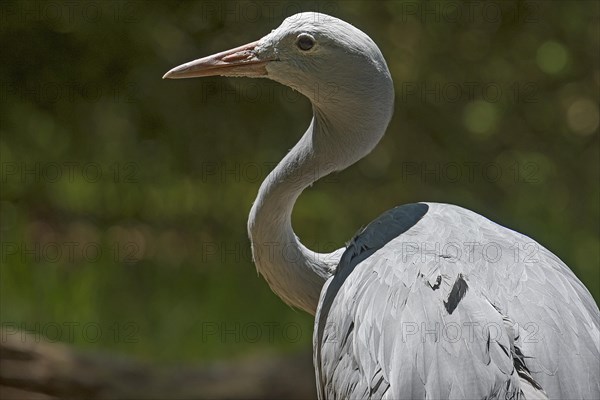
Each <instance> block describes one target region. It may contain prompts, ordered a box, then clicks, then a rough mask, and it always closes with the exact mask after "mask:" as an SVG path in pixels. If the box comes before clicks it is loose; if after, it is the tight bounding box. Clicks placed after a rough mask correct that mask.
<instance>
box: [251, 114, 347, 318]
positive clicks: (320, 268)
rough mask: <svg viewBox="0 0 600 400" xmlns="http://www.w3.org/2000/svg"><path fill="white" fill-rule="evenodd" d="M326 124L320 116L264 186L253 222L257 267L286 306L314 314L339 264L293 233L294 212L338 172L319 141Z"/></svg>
mask: <svg viewBox="0 0 600 400" xmlns="http://www.w3.org/2000/svg"><path fill="white" fill-rule="evenodd" d="M322 126H323V125H322V123H321V122H320V121H319V117H318V114H316V115H315V117H313V120H312V121H311V124H310V126H309V127H308V129H307V131H306V133H305V134H304V135H303V136H302V138H301V139H300V141H299V142H298V143H297V144H296V146H294V148H293V149H292V150H291V151H290V152H289V153H288V154H287V155H286V157H285V158H284V159H283V160H282V161H281V162H280V163H279V164H278V165H277V167H275V169H274V170H273V171H272V172H271V173H270V174H269V176H268V177H267V178H266V179H265V181H264V182H263V183H262V185H261V187H260V190H259V192H258V196H257V198H256V201H255V202H254V205H253V206H252V210H251V211H250V218H249V220H248V233H249V236H250V240H251V242H252V254H253V257H254V262H255V263H256V268H257V270H258V271H259V273H260V274H262V275H263V276H264V278H265V280H266V281H267V282H268V283H269V286H271V289H273V291H274V292H275V293H276V294H277V295H278V296H279V297H281V299H283V300H284V301H285V302H286V303H288V304H290V305H292V306H294V307H298V308H301V309H303V310H305V311H307V312H309V313H311V314H313V315H314V314H315V311H316V308H317V303H318V301H319V295H320V292H321V288H322V287H323V284H324V283H325V281H326V280H327V278H329V277H330V276H331V274H332V272H333V271H334V269H335V266H336V265H337V262H338V261H339V259H338V258H339V257H336V255H335V254H334V253H331V254H321V253H316V252H313V251H311V250H309V249H307V248H306V247H304V246H303V245H302V243H300V240H299V239H298V237H297V236H296V234H295V233H294V231H293V229H292V222H291V218H292V209H293V207H294V204H295V202H296V200H297V199H298V196H300V193H302V191H303V190H304V189H305V188H306V187H308V186H310V185H311V184H312V183H313V182H315V181H316V180H318V179H319V178H321V177H323V176H325V175H327V174H329V173H330V172H332V171H333V169H334V165H333V163H331V162H328V161H327V160H324V159H323V156H322V155H320V154H318V152H317V151H316V147H315V145H314V139H315V137H316V136H318V135H320V132H319V130H321V129H322V128H321V127H322Z"/></svg>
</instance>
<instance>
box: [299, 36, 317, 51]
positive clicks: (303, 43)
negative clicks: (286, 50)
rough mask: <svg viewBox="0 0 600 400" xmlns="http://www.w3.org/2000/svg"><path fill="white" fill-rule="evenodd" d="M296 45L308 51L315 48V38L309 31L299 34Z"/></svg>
mask: <svg viewBox="0 0 600 400" xmlns="http://www.w3.org/2000/svg"><path fill="white" fill-rule="evenodd" d="M296 45H297V46H298V48H299V49H300V50H303V51H307V50H310V49H312V48H313V46H314V45H315V38H313V37H312V36H311V35H309V34H308V33H302V34H300V35H298V39H297V40H296Z"/></svg>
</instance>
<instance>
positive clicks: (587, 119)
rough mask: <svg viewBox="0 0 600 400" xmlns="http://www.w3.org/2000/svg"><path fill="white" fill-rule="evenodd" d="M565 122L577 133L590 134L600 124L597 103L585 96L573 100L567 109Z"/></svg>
mask: <svg viewBox="0 0 600 400" xmlns="http://www.w3.org/2000/svg"><path fill="white" fill-rule="evenodd" d="M567 124H568V125H569V128H570V129H571V131H572V132H573V133H575V134H577V135H582V136H587V135H591V134H592V133H594V132H595V131H596V129H598V125H599V124H600V114H599V113H598V104H596V103H595V102H593V101H592V100H590V99H585V98H579V99H577V100H575V101H574V102H573V103H572V104H571V105H570V106H569V108H568V110H567Z"/></svg>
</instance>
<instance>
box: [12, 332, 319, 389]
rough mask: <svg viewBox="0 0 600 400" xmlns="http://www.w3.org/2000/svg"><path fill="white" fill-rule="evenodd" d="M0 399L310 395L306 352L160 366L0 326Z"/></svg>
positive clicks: (309, 364) (311, 376)
mask: <svg viewBox="0 0 600 400" xmlns="http://www.w3.org/2000/svg"><path fill="white" fill-rule="evenodd" d="M0 334H1V335H2V340H1V341H0V398H2V399H19V400H24V399H40V400H47V399H55V398H57V399H82V398H85V399H198V398H210V399H225V398H227V399H251V398H263V399H310V398H315V397H316V396H315V393H316V391H315V385H314V372H313V369H312V361H311V356H310V354H301V355H293V356H285V357H274V358H246V359H243V360H235V361H219V362H211V363H208V364H206V365H185V366H178V367H160V366H155V365H152V364H149V363H143V362H140V361H137V360H133V359H130V358H127V357H123V356H117V355H110V354H106V353H97V352H88V351H82V350H76V349H74V348H72V347H70V346H68V345H66V344H63V343H50V342H48V341H44V340H39V338H38V337H34V336H32V335H30V334H27V333H25V332H18V333H15V332H10V334H8V333H7V332H6V331H0Z"/></svg>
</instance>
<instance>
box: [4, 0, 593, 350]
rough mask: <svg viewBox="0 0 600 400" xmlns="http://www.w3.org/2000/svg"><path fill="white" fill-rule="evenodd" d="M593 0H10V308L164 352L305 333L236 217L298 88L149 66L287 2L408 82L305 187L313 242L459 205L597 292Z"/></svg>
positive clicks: (278, 149)
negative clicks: (351, 160)
mask: <svg viewBox="0 0 600 400" xmlns="http://www.w3.org/2000/svg"><path fill="white" fill-rule="evenodd" d="M598 4H599V3H598V2H595V1H578V2H576V1H565V2H550V1H548V2H546V1H532V2H520V1H519V2H517V1H502V2H496V3H489V2H477V1H475V2H469V3H462V2H453V1H450V2H435V1H433V2H423V3H421V2H418V1H404V2H403V1H388V2H383V3H379V4H378V5H375V4H374V3H371V2H346V1H344V2H340V3H338V2H320V3H298V2H289V3H286V2H279V1H271V2H261V1H258V2H229V3H221V2H219V1H210V2H149V3H144V2H136V1H127V2H91V3H85V2H78V1H72V2H6V1H3V2H2V3H1V14H0V17H1V18H2V21H1V24H0V26H1V28H0V35H1V36H0V37H1V47H2V50H1V54H2V63H1V64H0V84H1V88H0V89H1V90H0V95H1V101H0V107H1V109H0V118H1V128H0V133H1V139H0V156H1V163H2V176H1V179H2V181H1V184H2V190H1V195H2V202H1V220H0V229H1V235H2V236H1V240H2V254H1V269H0V271H1V278H0V285H1V290H2V294H1V300H2V302H1V309H0V311H1V318H2V323H3V325H4V327H5V328H6V330H7V331H9V332H13V331H14V330H16V329H25V330H30V331H37V332H41V333H43V334H45V335H46V336H48V337H50V338H51V339H56V340H61V341H65V342H69V343H76V344H77V345H82V346H87V347H94V348H98V349H111V350H114V351H120V352H124V353H128V354H133V355H136V356H138V357H142V358H146V359H153V360H161V361H169V362H176V361H180V360H189V361H191V360H200V359H203V358H216V357H225V356H231V355H240V354H243V353H248V352H256V353H258V352H269V351H296V350H299V349H308V348H309V347H310V341H311V335H312V317H310V316H308V315H305V314H304V313H303V312H297V311H294V310H292V309H290V308H289V307H287V306H285V305H284V304H283V303H282V302H281V301H280V300H279V299H278V298H277V297H276V296H275V295H274V294H272V293H271V291H270V289H269V288H268V286H267V284H266V283H265V282H264V281H263V280H262V278H259V277H257V274H256V271H255V267H254V266H253V264H252V261H251V257H250V246H249V243H248V240H247V235H246V219H247V215H248V212H249V210H250V207H251V204H252V201H253V199H254V196H255V195H256V193H257V190H258V187H259V185H260V182H261V180H262V179H263V178H264V177H265V176H266V174H267V173H268V172H269V171H270V170H271V169H272V167H273V166H274V165H275V163H276V162H277V161H278V160H279V159H281V157H282V156H283V155H284V154H285V153H286V151H287V150H288V149H289V148H291V147H292V146H293V144H294V143H295V141H296V140H297V139H298V138H299V137H300V135H301V134H302V133H303V132H304V129H305V128H306V126H307V124H308V121H309V119H310V116H311V114H310V106H309V104H308V102H307V101H306V100H305V99H304V98H301V97H299V95H298V94H296V93H294V92H292V91H291V90H290V89H288V88H285V87H283V86H281V85H278V84H276V83H273V82H269V81H266V80H250V79H225V78H207V79H203V80H186V81H163V80H161V77H162V75H163V74H164V73H165V72H166V71H167V70H169V69H170V68H172V67H173V66H176V65H178V64H180V63H183V62H186V61H189V60H191V59H194V58H197V57H200V56H204V55H208V54H211V53H213V52H216V51H220V50H223V49H227V48H230V47H234V46H237V45H240V44H243V43H246V42H249V41H252V40H255V39H258V38H260V37H261V36H262V35H264V34H266V33H268V32H269V31H270V30H271V29H273V28H275V27H276V26H278V25H279V23H280V22H281V20H283V19H284V18H285V17H286V16H288V15H290V14H293V13H295V12H296V11H299V10H305V11H306V10H320V11H324V12H327V13H331V14H334V15H335V16H338V17H340V18H342V19H345V20H347V21H349V22H351V23H352V24H354V25H355V26H357V27H359V28H360V29H362V30H364V31H365V32H367V33H368V34H369V35H370V36H371V37H372V38H373V39H374V40H375V42H376V43H378V44H379V46H380V48H381V50H382V52H383V54H384V55H385V57H386V59H387V61H388V64H389V67H390V70H391V73H392V75H393V78H394V80H395V85H396V96H397V97H396V112H395V116H394V119H393V121H392V123H391V125H390V127H389V129H388V132H387V135H386V137H385V138H384V139H383V141H382V142H381V144H380V145H379V146H378V147H377V148H376V150H375V151H374V152H373V154H371V155H370V156H368V157H367V158H365V159H364V160H362V161H360V162H359V163H358V164H357V165H355V166H353V167H352V168H350V169H348V170H347V171H344V172H342V173H339V174H337V175H334V176H332V177H329V178H327V179H325V180H324V181H321V182H319V183H317V184H315V185H314V186H313V187H312V188H310V189H309V190H307V191H306V193H305V194H303V195H302V197H301V198H300V201H299V203H298V204H297V206H296V208H295V211H294V217H293V218H294V227H295V229H296V231H297V232H298V235H299V236H300V238H301V239H302V240H303V242H304V243H305V244H306V245H307V246H309V247H311V248H314V249H315V250H319V251H330V250H332V249H335V248H338V247H340V246H342V245H343V244H344V242H345V241H346V240H348V239H349V238H350V237H351V236H352V235H353V234H354V232H355V231H356V230H357V229H358V228H360V227H361V226H364V225H365V224H366V223H368V221H370V220H371V219H373V218H375V217H376V216H377V215H379V214H380V213H381V212H383V211H384V210H386V209H388V208H390V207H393V206H395V205H398V204H403V203H408V202H415V201H434V202H446V203H454V204H458V205H461V206H463V207H466V208H469V209H472V210H474V211H476V212H478V213H481V214H482V215H485V216H487V217H488V218H490V219H492V220H494V221H497V222H499V223H501V224H502V225H505V226H507V227H510V228H512V229H515V230H517V231H520V232H522V233H524V234H526V235H529V236H531V237H533V238H535V239H536V240H537V241H539V243H541V244H542V245H544V246H546V247H548V248H549V249H551V250H552V251H553V252H554V253H555V254H557V255H558V256H559V257H560V258H561V259H562V260H564V261H565V262H566V263H567V264H568V265H569V266H570V267H571V268H572V269H573V270H574V271H575V273H576V274H577V276H578V277H579V278H580V279H581V280H582V281H583V282H584V283H585V284H586V286H587V287H588V288H589V290H590V291H591V292H592V294H593V295H594V297H595V298H596V300H598V299H599V298H600V278H599V275H598V274H599V240H598V221H599V190H598V188H599V185H598V182H599V162H598V157H599V156H598V149H599V147H598V118H599V112H598V102H599V95H598V92H599V85H600V64H599V58H598V55H599V54H600V52H599V51H598V50H599V36H600V35H599V25H598V24H599V19H600V12H599V6H598Z"/></svg>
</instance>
